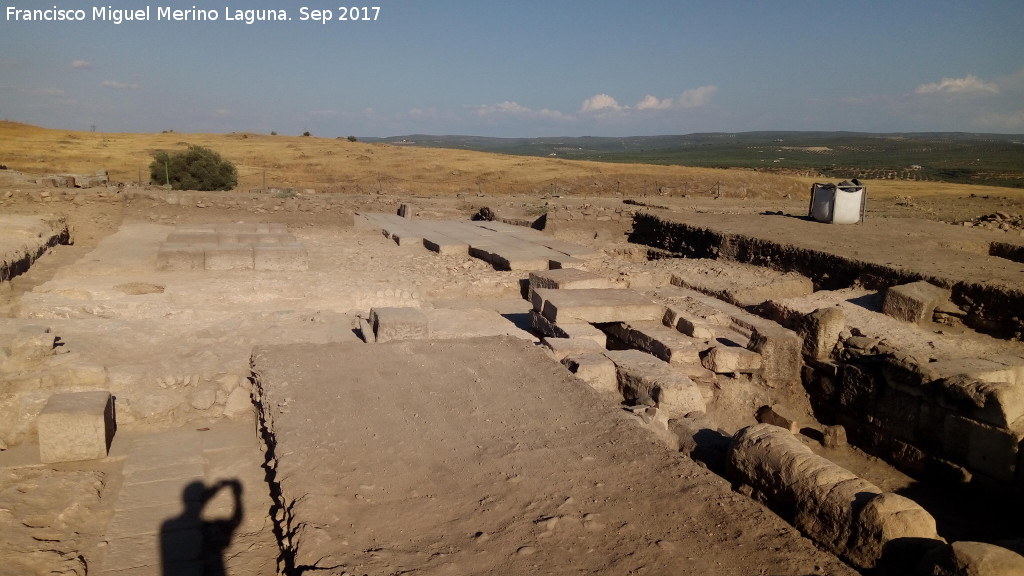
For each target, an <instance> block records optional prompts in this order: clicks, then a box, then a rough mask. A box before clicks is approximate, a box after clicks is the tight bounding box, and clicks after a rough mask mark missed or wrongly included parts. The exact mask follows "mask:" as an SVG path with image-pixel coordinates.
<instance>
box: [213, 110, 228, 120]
mask: <svg viewBox="0 0 1024 576" xmlns="http://www.w3.org/2000/svg"><path fill="white" fill-rule="evenodd" d="M213 115H214V116H218V117H221V118H223V117H224V116H231V110H228V109H227V108H214V109H213Z"/></svg>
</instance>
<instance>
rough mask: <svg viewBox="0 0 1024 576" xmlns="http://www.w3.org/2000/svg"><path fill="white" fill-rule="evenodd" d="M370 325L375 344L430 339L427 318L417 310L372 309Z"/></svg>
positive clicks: (397, 308) (401, 308) (402, 308)
mask: <svg viewBox="0 0 1024 576" xmlns="http://www.w3.org/2000/svg"><path fill="white" fill-rule="evenodd" d="M370 324H372V325H373V334H374V340H375V341H376V342H389V341H391V340H415V339H421V338H429V337H430V327H429V322H428V320H427V317H426V316H425V315H424V314H423V312H421V311H420V310H419V309H417V308H404V307H386V308H374V309H372V310H370Z"/></svg>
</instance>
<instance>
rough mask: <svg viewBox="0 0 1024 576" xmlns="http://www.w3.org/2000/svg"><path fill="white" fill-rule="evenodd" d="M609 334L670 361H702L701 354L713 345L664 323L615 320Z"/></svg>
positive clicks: (606, 327) (683, 362)
mask: <svg viewBox="0 0 1024 576" xmlns="http://www.w3.org/2000/svg"><path fill="white" fill-rule="evenodd" d="M605 330H607V331H608V334H609V335H611V336H614V337H615V338H617V339H618V340H619V341H620V342H622V343H624V344H626V345H627V346H629V347H630V348H636V349H637V350H642V351H644V352H647V353H648V354H652V355H654V356H656V357H658V358H660V359H662V360H664V361H665V362H668V363H669V364H695V365H699V364H700V353H701V352H703V351H704V350H706V349H708V348H709V347H710V346H711V344H709V343H708V342H707V341H706V340H701V339H698V338H692V337H690V336H686V335H685V334H682V333H681V332H679V331H678V330H673V329H672V328H669V327H667V326H665V325H664V324H662V323H660V322H654V321H650V322H613V323H611V324H608V325H606V326H605Z"/></svg>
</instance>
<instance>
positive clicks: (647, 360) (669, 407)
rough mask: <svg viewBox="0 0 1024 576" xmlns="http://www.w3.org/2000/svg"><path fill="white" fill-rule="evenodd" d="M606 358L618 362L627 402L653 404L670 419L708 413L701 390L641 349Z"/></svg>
mask: <svg viewBox="0 0 1024 576" xmlns="http://www.w3.org/2000/svg"><path fill="white" fill-rule="evenodd" d="M605 356H607V357H608V358H609V359H611V361H612V362H614V363H615V367H616V369H617V371H618V380H619V390H620V391H621V392H622V394H623V396H624V397H625V398H626V400H630V401H633V402H635V403H637V404H645V403H653V404H654V405H656V406H657V407H658V408H660V409H662V410H664V411H665V412H666V413H667V414H668V415H669V416H670V417H671V416H685V415H686V414H689V413H691V412H704V411H706V409H707V408H706V405H705V402H704V395H703V394H702V392H701V389H700V387H699V386H697V385H696V384H695V383H694V382H693V381H692V380H690V378H688V377H687V376H686V375H684V374H683V373H682V372H680V371H678V370H676V369H675V368H674V367H672V366H671V365H670V364H669V363H668V362H665V361H664V360H661V359H658V358H655V357H654V356H651V355H650V354H647V353H646V352H641V351H639V350H610V351H608V352H605Z"/></svg>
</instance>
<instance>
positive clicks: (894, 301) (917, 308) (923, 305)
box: [882, 280, 950, 324]
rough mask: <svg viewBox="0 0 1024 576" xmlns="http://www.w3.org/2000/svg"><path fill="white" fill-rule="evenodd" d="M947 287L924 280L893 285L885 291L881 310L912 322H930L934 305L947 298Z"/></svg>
mask: <svg viewBox="0 0 1024 576" xmlns="http://www.w3.org/2000/svg"><path fill="white" fill-rule="evenodd" d="M949 294H950V292H949V289H948V288H939V287H938V286H935V285H934V284H929V283H928V282H925V281H923V280H922V281H920V282H912V283H910V284H904V285H902V286H893V287H891V288H889V289H888V290H886V291H885V300H884V301H882V312H883V313H885V314H886V315H887V316H892V317H893V318H896V319H899V320H905V321H907V322H913V323H914V324H921V323H926V322H930V321H931V319H932V314H934V312H935V307H936V306H938V305H939V304H941V303H942V302H945V301H946V300H948V299H949Z"/></svg>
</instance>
